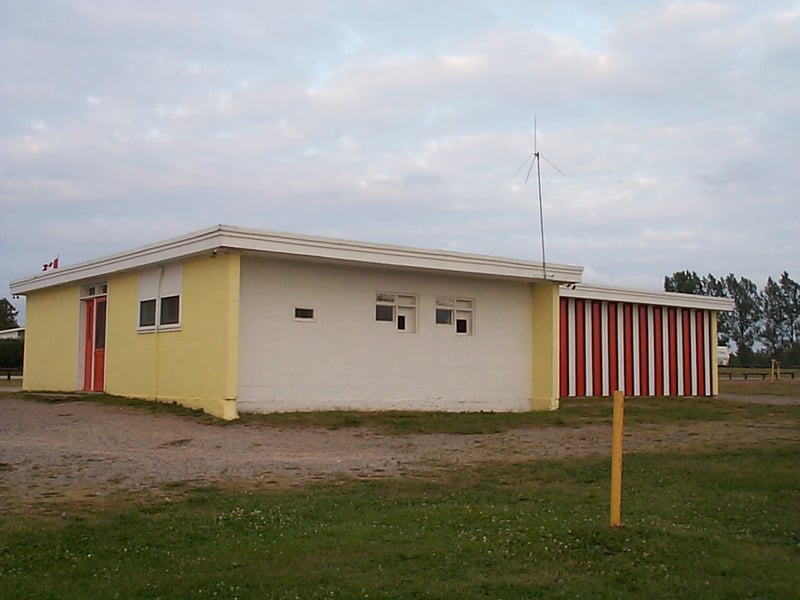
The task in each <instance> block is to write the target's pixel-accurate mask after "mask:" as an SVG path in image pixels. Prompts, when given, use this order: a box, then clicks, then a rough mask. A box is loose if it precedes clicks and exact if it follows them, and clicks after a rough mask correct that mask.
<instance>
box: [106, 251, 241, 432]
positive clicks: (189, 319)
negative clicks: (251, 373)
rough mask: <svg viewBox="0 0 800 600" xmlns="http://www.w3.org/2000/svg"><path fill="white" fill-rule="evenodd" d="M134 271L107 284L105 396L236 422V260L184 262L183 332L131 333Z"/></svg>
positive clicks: (226, 257) (133, 330)
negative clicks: (174, 405)
mask: <svg viewBox="0 0 800 600" xmlns="http://www.w3.org/2000/svg"><path fill="white" fill-rule="evenodd" d="M138 294H139V273H138V272H137V273H130V274H123V275H119V276H117V277H114V278H113V279H111V280H110V281H109V302H108V339H107V344H106V346H107V350H106V391H108V392H109V393H111V394H119V395H124V396H135V397H141V398H154V399H158V400H166V401H177V402H179V403H180V404H183V405H186V406H190V407H192V408H202V409H203V410H206V411H207V412H209V413H211V414H214V415H216V416H219V417H223V418H235V417H236V385H237V373H236V369H237V351H238V343H237V336H238V331H239V322H238V315H239V256H238V255H236V254H220V255H218V256H215V257H214V258H211V257H203V258H200V259H194V260H190V261H187V262H184V263H183V285H182V293H181V308H180V310H181V327H180V329H179V330H177V331H171V330H163V331H158V332H148V333H140V332H138V331H137V319H138Z"/></svg>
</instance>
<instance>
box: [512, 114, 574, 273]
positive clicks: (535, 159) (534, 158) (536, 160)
mask: <svg viewBox="0 0 800 600" xmlns="http://www.w3.org/2000/svg"><path fill="white" fill-rule="evenodd" d="M528 161H530V162H531V164H530V166H529V167H528V173H527V174H526V175H525V183H528V180H529V179H530V177H531V172H532V171H533V167H534V165H535V166H536V187H537V189H538V193H539V236H540V238H541V240H542V273H543V275H544V278H545V280H546V279H547V256H546V255H545V244H544V208H543V206H542V168H541V156H540V155H539V146H538V140H537V131H536V115H534V116H533V153H532V154H531V155H529V156H528V158H527V159H526V160H525V162H524V163H522V165H521V166H520V168H519V169H517V173H519V172H520V171H521V170H522V168H523V167H524V166H525V165H526V164H527V163H528ZM547 163H548V164H549V165H551V166H552V167H553V168H554V169H555V170H556V171H558V172H559V173H561V174H562V175H563V174H564V173H563V172H562V171H561V169H559V168H558V167H556V166H555V165H554V164H553V163H551V162H550V161H549V160H548V161H547ZM517 173H514V176H516V175H517Z"/></svg>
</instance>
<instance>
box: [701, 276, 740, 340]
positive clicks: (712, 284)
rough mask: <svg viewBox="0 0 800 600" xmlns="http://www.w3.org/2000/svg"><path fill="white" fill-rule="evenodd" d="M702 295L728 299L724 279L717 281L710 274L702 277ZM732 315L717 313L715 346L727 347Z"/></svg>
mask: <svg viewBox="0 0 800 600" xmlns="http://www.w3.org/2000/svg"><path fill="white" fill-rule="evenodd" d="M703 293H704V294H705V295H706V296H713V297H715V298H728V297H729V294H728V286H727V285H725V280H724V279H717V278H716V277H714V276H713V275H712V274H711V273H709V274H708V275H706V276H705V277H703ZM732 328H733V313H729V312H727V311H721V312H718V313H717V344H719V345H720V346H727V345H728V343H729V342H730V341H731V329H732Z"/></svg>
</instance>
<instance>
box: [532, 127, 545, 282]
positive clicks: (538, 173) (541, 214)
mask: <svg viewBox="0 0 800 600" xmlns="http://www.w3.org/2000/svg"><path fill="white" fill-rule="evenodd" d="M533 158H534V160H535V161H536V182H537V186H538V188H539V233H540V235H541V238H542V272H543V274H544V278H545V281H547V259H546V257H545V254H544V209H543V208H542V168H541V160H540V158H539V147H538V145H537V140H536V115H534V116H533Z"/></svg>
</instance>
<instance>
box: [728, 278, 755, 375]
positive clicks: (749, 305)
mask: <svg viewBox="0 0 800 600" xmlns="http://www.w3.org/2000/svg"><path fill="white" fill-rule="evenodd" d="M725 288H726V289H727V291H728V297H729V298H731V299H732V300H733V306H734V308H733V312H732V313H731V315H730V316H731V319H730V326H731V330H730V333H731V339H732V340H733V341H734V342H735V343H736V356H737V357H738V358H739V362H740V364H741V365H743V366H749V365H750V363H751V362H752V360H753V357H754V352H753V344H754V343H755V342H756V339H758V337H759V333H760V324H761V318H762V316H763V314H764V309H763V299H762V297H761V294H760V293H759V291H758V288H757V287H756V284H755V283H753V282H752V281H750V280H749V279H747V278H746V277H739V279H736V276H735V275H734V274H733V273H730V274H729V275H728V276H727V277H725Z"/></svg>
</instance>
